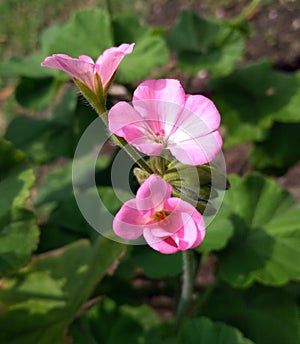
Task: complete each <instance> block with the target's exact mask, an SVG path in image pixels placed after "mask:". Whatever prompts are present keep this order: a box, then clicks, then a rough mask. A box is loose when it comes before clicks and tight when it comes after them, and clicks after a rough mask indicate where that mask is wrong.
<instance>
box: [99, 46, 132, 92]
mask: <svg viewBox="0 0 300 344" xmlns="http://www.w3.org/2000/svg"><path fill="white" fill-rule="evenodd" d="M133 47H134V43H133V44H121V45H120V46H118V47H113V48H109V49H106V50H105V51H104V52H103V54H101V55H100V56H99V57H98V59H97V61H96V66H95V67H96V71H97V73H98V74H99V75H100V77H101V81H102V86H103V88H105V87H106V86H107V84H108V82H109V81H110V80H111V78H112V77H113V75H114V73H115V72H116V70H117V69H118V66H119V64H120V63H121V61H122V59H123V58H124V56H125V55H128V54H131V53H132V50H133Z"/></svg>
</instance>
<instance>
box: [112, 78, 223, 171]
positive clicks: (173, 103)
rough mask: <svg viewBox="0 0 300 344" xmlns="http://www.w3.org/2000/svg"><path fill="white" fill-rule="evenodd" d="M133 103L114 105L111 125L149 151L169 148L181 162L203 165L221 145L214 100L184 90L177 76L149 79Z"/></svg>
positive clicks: (217, 114) (150, 153) (147, 152)
mask: <svg viewBox="0 0 300 344" xmlns="http://www.w3.org/2000/svg"><path fill="white" fill-rule="evenodd" d="M132 104H133V106H131V105H130V104H128V103H126V102H119V103H117V104H116V105H114V106H113V107H112V108H111V110H110V111H109V114H108V119H109V129H110V130H111V131H112V132H113V133H114V134H116V135H118V136H121V137H124V138H125V139H126V140H127V142H129V143H130V144H132V145H133V146H135V147H136V148H137V149H138V150H140V151H141V152H143V153H145V154H147V155H153V156H158V155H160V153H161V152H162V150H163V149H169V150H170V151H171V153H172V154H173V156H175V158H176V159H177V160H179V161H180V162H182V163H184V164H189V165H201V164H205V163H207V162H210V161H211V160H213V159H214V157H215V156H216V155H217V153H218V152H219V151H220V149H221V146H222V138H221V135H220V133H219V132H218V131H217V129H218V127H219V125H220V114H219V112H218V110H217V108H216V107H215V105H214V104H213V102H212V101H211V100H209V99H208V98H206V97H204V96H202V95H190V94H185V92H184V89H183V87H182V86H181V84H180V82H179V81H178V80H174V79H161V80H146V81H144V82H142V83H141V84H140V85H139V86H138V87H137V89H136V90H135V92H134V95H133V100H132Z"/></svg>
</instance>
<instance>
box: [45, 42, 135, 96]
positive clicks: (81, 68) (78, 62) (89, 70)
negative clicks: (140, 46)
mask: <svg viewBox="0 0 300 344" xmlns="http://www.w3.org/2000/svg"><path fill="white" fill-rule="evenodd" d="M133 47H134V43H133V44H121V45H120V46H118V47H113V48H109V49H107V50H105V51H104V52H103V54H101V55H100V56H99V57H98V59H97V60H96V63H95V62H94V61H93V59H92V58H90V57H89V56H86V55H81V56H79V58H78V59H76V58H72V57H70V56H68V55H65V54H54V55H52V56H48V57H46V59H45V60H44V61H43V62H42V63H41V66H45V67H50V68H56V69H60V70H62V71H64V72H66V73H68V74H69V75H71V76H72V77H73V78H75V79H77V80H79V81H80V82H82V83H83V84H85V85H86V86H87V87H88V88H89V89H91V90H92V91H93V92H96V83H95V74H96V73H97V74H98V75H99V76H100V79H101V82H102V87H103V89H105V87H106V86H107V85H108V83H109V82H110V81H111V79H112V78H113V76H114V74H115V72H116V70H117V68H118V66H119V64H120V63H121V61H122V59H123V57H124V56H125V55H128V54H130V53H131V52H132V50H133Z"/></svg>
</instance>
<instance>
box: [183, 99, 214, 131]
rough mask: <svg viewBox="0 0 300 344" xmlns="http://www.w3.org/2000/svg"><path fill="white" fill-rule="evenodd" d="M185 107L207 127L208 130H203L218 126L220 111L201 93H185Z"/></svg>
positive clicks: (210, 129) (212, 129)
mask: <svg viewBox="0 0 300 344" xmlns="http://www.w3.org/2000/svg"><path fill="white" fill-rule="evenodd" d="M185 108H186V109H187V110H188V111H190V112H191V113H193V114H195V115H196V116H197V117H198V120H201V122H202V123H204V128H205V129H206V128H209V131H205V132H211V131H214V130H216V129H218V128H219V126H220V121H221V117H220V113H219V111H218V110H217V108H216V106H215V104H214V103H213V102H212V101H211V100H210V99H208V98H206V97H204V96H202V95H191V94H187V95H186V102H185ZM185 120H187V118H185ZM203 132H204V131H203ZM198 135H199V136H200V135H201V131H199V134H198ZM198 135H197V136H198Z"/></svg>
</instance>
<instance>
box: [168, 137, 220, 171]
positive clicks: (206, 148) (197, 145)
mask: <svg viewBox="0 0 300 344" xmlns="http://www.w3.org/2000/svg"><path fill="white" fill-rule="evenodd" d="M176 133H177V132H176ZM176 133H174V135H173V137H172V139H173V140H174V143H172V144H171V145H169V146H168V148H169V149H170V151H171V153H172V154H173V155H174V156H175V158H176V159H177V160H179V161H180V162H182V163H183V164H188V165H193V166H197V165H202V164H206V163H208V162H210V161H212V160H213V159H214V158H215V157H216V155H217V154H218V153H219V151H220V150H221V147H222V137H221V135H220V133H219V132H218V131H214V132H212V133H210V134H207V135H205V136H200V137H197V138H191V139H189V140H186V141H180V139H179V140H178V141H177V140H176Z"/></svg>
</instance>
